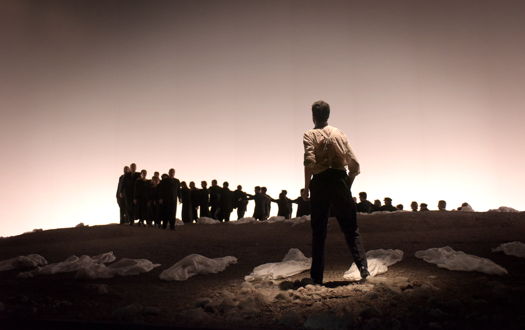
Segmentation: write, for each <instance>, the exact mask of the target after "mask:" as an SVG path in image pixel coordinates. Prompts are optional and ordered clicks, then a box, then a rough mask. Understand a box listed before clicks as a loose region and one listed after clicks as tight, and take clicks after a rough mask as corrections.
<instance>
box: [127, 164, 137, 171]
mask: <svg viewBox="0 0 525 330" xmlns="http://www.w3.org/2000/svg"><path fill="white" fill-rule="evenodd" d="M129 170H130V171H131V172H133V173H135V171H136V170H137V164H135V163H131V165H129Z"/></svg>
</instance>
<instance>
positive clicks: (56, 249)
mask: <svg viewBox="0 0 525 330" xmlns="http://www.w3.org/2000/svg"><path fill="white" fill-rule="evenodd" d="M359 224H360V228H361V233H362V237H363V241H364V243H365V247H366V249H367V250H371V249H379V248H384V249H387V248H395V249H401V250H403V251H404V253H405V257H404V259H403V260H402V261H401V262H399V263H397V264H395V265H393V266H391V267H389V270H388V272H386V273H385V274H382V275H379V276H377V277H375V278H371V279H370V280H369V281H367V282H365V283H352V282H345V281H344V279H343V277H342V275H343V273H344V272H345V271H346V270H347V269H348V268H349V266H350V265H351V263H352V259H351V256H350V253H349V251H348V250H347V248H346V246H345V244H344V241H343V236H342V234H341V233H340V231H339V228H338V225H337V223H336V222H335V221H331V222H330V224H329V232H328V238H327V249H326V252H327V256H326V272H325V282H326V284H325V286H323V287H320V286H306V287H301V288H297V287H294V285H293V283H292V282H293V281H295V280H300V279H302V278H304V277H307V276H308V273H307V272H305V273H302V274H299V275H296V276H294V277H292V278H289V279H287V281H263V282H256V283H247V282H244V276H245V275H248V274H249V273H250V272H251V271H252V269H253V268H254V267H255V266H258V265H260V264H263V263H267V262H275V261H280V260H281V259H282V258H283V256H284V255H285V254H286V252H287V251H288V250H289V249H290V248H292V247H293V248H299V249H300V250H301V251H303V252H304V253H305V254H306V255H307V256H309V255H310V228H309V224H308V223H305V224H299V225H296V226H292V225H291V224H285V223H277V224H244V225H231V224H219V225H196V224H195V225H186V226H181V227H178V228H177V230H176V231H175V232H170V231H163V230H159V229H155V228H139V227H129V226H120V225H106V226H96V227H82V228H69V229H59V230H49V231H43V232H35V233H30V234H24V235H20V236H16V237H9V238H2V239H0V260H4V259H8V258H11V257H15V256H19V255H27V254H31V253H38V254H41V255H42V256H44V257H45V258H46V259H47V260H48V261H49V262H50V263H51V262H58V261H62V260H64V259H65V258H67V257H69V256H71V255H73V254H75V255H78V256H80V255H82V254H86V255H97V254H100V253H104V252H108V251H113V252H114V253H115V255H116V256H117V258H119V259H120V258H123V257H127V258H146V259H149V260H151V261H153V262H154V263H160V264H162V266H161V267H158V268H156V269H154V270H152V271H151V272H149V273H146V274H142V275H137V276H128V277H116V278H112V279H104V280H79V279H75V277H74V274H72V273H66V274H56V275H48V276H40V277H35V278H28V279H20V278H17V277H16V276H17V274H18V273H19V271H5V272H0V329H8V328H13V329H23V328H27V329H48V328H49V329H69V328H75V329H143V328H150V329H157V328H160V329H164V328H214V329H215V328H226V329H246V328H250V329H268V328H276V329H301V328H308V329H354V328H355V329H525V316H524V315H525V313H524V312H523V311H524V307H523V305H522V302H523V301H524V300H525V259H520V258H517V257H513V256H507V255H504V254H503V253H494V252H492V251H491V249H492V248H495V247H496V246H498V245H499V244H501V243H505V242H509V241H519V240H521V241H525V213H459V212H443V213H438V212H428V213H419V214H412V213H395V214H377V215H367V216H359ZM446 245H448V246H451V247H452V248H454V249H456V250H461V251H464V252H466V253H470V254H475V255H478V256H481V257H486V258H489V259H491V260H492V261H494V262H496V263H497V264H499V265H501V266H503V267H505V268H506V269H507V270H508V272H509V274H508V275H505V276H492V275H485V274H482V273H475V272H456V271H449V270H445V269H441V268H438V267H437V266H435V265H432V264H428V263H426V262H424V261H422V260H420V259H417V258H415V257H414V252H415V251H417V250H422V249H427V248H432V247H443V246H446ZM192 253H198V254H202V255H204V256H207V257H210V258H215V257H223V256H228V255H231V256H235V257H237V258H238V260H239V261H238V263H237V264H235V265H232V266H230V267H228V268H227V269H226V270H225V271H224V272H222V273H218V274H210V275H198V276H195V277H192V278H190V279H189V280H187V281H183V282H164V281H161V280H160V279H159V274H160V272H161V271H162V270H164V269H166V268H168V267H170V266H171V265H173V264H174V263H175V262H177V261H178V260H180V259H181V258H183V257H184V256H186V255H188V254H192Z"/></svg>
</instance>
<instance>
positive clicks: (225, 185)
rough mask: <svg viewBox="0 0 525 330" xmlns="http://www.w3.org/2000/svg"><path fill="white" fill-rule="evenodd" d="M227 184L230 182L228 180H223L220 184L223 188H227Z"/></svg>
mask: <svg viewBox="0 0 525 330" xmlns="http://www.w3.org/2000/svg"><path fill="white" fill-rule="evenodd" d="M229 186H230V184H229V183H228V181H224V182H223V184H222V187H223V188H228V187H229Z"/></svg>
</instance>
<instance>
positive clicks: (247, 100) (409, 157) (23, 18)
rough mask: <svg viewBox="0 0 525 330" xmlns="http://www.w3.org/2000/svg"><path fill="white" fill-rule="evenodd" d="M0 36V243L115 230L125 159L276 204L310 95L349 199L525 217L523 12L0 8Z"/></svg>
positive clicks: (331, 6)
mask: <svg viewBox="0 0 525 330" xmlns="http://www.w3.org/2000/svg"><path fill="white" fill-rule="evenodd" d="M0 38H1V39H0V41H1V45H2V46H1V48H0V109H1V121H0V144H1V145H0V146H1V150H2V157H1V168H2V171H1V182H2V183H1V189H0V202H1V205H0V223H1V226H0V236H7V235H14V234H19V233H22V232H24V231H30V230H32V229H34V228H44V229H46V228H58V227H71V226H74V225H76V224H78V223H79V222H84V223H86V224H89V225H95V224H103V223H110V222H116V221H118V208H117V204H116V200H115V190H116V185H117V179H118V176H119V175H120V174H121V171H122V167H123V165H126V164H129V163H131V162H136V163H137V164H138V169H139V170H140V169H143V168H144V169H147V170H148V171H149V173H148V178H149V177H150V176H151V174H152V172H153V171H155V170H158V171H160V172H161V173H163V172H167V170H168V169H169V168H170V167H175V168H176V170H177V177H178V178H180V179H181V180H186V181H191V180H195V181H198V182H200V181H201V180H203V179H204V180H207V181H208V182H209V181H211V179H214V178H216V179H217V180H219V182H221V183H222V181H225V180H227V181H229V182H230V186H232V187H235V186H236V185H237V184H239V183H240V184H242V185H243V187H244V190H245V191H248V192H252V191H253V187H254V186H255V185H266V186H267V187H268V189H269V193H270V195H272V196H274V197H277V195H278V193H279V192H280V191H281V189H287V190H288V191H289V196H290V197H293V198H295V197H296V196H298V193H299V189H300V188H301V186H302V185H303V168H302V159H303V146H302V135H303V132H304V131H305V130H307V129H309V128H311V127H312V122H311V113H310V106H311V104H312V103H313V102H314V101H316V100H319V99H323V100H325V101H327V102H328V103H329V104H330V105H331V107H332V116H331V118H330V123H331V124H332V125H334V126H337V127H340V128H341V129H343V130H344V131H345V132H346V133H347V135H348V136H349V139H350V142H351V145H352V146H353V148H354V151H355V153H356V155H357V157H358V159H359V160H360V163H361V171H362V174H361V175H360V176H359V177H358V178H357V179H356V181H355V184H354V187H353V192H354V195H357V193H358V192H359V191H367V192H368V194H369V198H370V199H371V200H374V199H376V198H378V199H383V198H384V197H385V196H390V197H392V199H393V203H394V204H398V203H403V204H404V205H405V208H408V207H409V203H410V202H411V201H412V200H416V201H418V202H426V203H428V204H429V207H430V208H431V209H436V204H437V201H438V200H439V199H445V200H447V202H448V206H449V208H456V207H458V206H459V205H460V204H461V203H462V202H464V201H467V202H469V203H470V204H471V205H472V206H473V208H474V209H475V210H480V211H484V210H487V209H489V208H497V207H499V206H503V205H505V206H510V207H514V208H517V209H520V210H525V199H524V197H523V196H524V194H523V189H524V184H525V174H524V170H525V155H524V152H523V150H524V142H525V130H524V129H523V126H524V122H525V111H524V104H525V89H524V86H525V84H524V83H525V42H524V40H525V3H524V2H523V1H504V0H503V1H502V0H498V1H496V0H494V1H456V0H454V1H452V0H450V1H445V0H440V1H422V0H417V1H359V2H358V1H355V2H352V1H286V0H279V1H220V0H216V1H193V0H191V1H165V2H163V1H37V0H35V1H24V0H17V1H15V0H4V1H2V2H1V3H0ZM179 212H180V207H179ZM276 212H277V205H276V204H274V205H273V206H272V214H275V213H276ZM294 212H295V210H294ZM232 217H233V218H235V216H233V215H232Z"/></svg>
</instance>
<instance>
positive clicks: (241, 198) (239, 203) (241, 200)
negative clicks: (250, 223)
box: [233, 185, 248, 220]
mask: <svg viewBox="0 0 525 330" xmlns="http://www.w3.org/2000/svg"><path fill="white" fill-rule="evenodd" d="M247 205H248V195H247V194H246V193H245V192H244V191H242V186H241V185H238V186H237V190H235V191H234V192H233V207H234V208H237V220H239V219H242V218H244V214H245V213H246V206H247Z"/></svg>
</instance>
